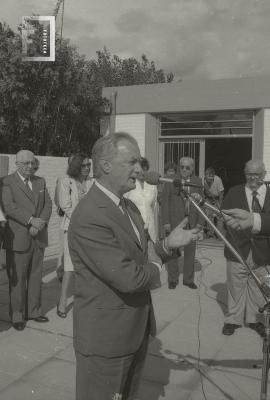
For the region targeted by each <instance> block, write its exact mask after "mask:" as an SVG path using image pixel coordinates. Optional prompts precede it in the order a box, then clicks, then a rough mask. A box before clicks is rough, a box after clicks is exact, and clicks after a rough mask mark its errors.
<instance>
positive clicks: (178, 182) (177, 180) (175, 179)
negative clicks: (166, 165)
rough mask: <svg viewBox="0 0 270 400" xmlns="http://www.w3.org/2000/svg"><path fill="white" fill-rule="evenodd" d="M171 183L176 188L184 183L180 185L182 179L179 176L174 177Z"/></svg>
mask: <svg viewBox="0 0 270 400" xmlns="http://www.w3.org/2000/svg"><path fill="white" fill-rule="evenodd" d="M173 184H174V186H175V187H177V188H181V187H183V186H184V185H182V180H181V179H180V178H174V180H173Z"/></svg>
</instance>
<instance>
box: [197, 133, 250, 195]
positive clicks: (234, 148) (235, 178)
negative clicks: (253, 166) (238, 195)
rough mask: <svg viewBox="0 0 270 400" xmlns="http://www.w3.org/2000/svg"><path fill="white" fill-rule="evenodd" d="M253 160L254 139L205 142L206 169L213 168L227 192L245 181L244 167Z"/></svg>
mask: <svg viewBox="0 0 270 400" xmlns="http://www.w3.org/2000/svg"><path fill="white" fill-rule="evenodd" d="M251 158H252V138H227V139H224V138H223V139H206V140H205V168H207V167H210V166H211V167H213V168H214V169H215V171H216V174H217V175H218V176H220V178H221V179H222V181H223V185H224V188H225V192H227V191H228V189H229V188H230V187H231V186H234V185H238V184H240V183H243V182H244V181H245V176H244V172H243V171H244V166H245V163H246V162H247V161H248V160H250V159H251Z"/></svg>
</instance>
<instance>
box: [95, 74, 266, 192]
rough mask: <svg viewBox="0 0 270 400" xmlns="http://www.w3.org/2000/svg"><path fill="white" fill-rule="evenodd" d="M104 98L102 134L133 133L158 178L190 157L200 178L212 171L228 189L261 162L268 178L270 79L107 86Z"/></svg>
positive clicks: (256, 78)
mask: <svg viewBox="0 0 270 400" xmlns="http://www.w3.org/2000/svg"><path fill="white" fill-rule="evenodd" d="M103 96H104V97H105V98H107V99H108V100H110V102H111V111H112V114H111V116H104V119H103V120H102V122H103V123H102V124H101V134H105V133H107V132H110V131H111V132H114V131H126V132H129V133H130V134H131V135H133V136H134V137H135V138H136V139H137V141H138V143H139V146H140V150H141V153H142V155H144V156H145V157H147V158H148V160H149V162H150V165H151V168H152V169H155V170H157V171H159V172H160V173H163V171H164V165H165V164H166V163H167V162H169V161H174V162H178V160H179V158H180V157H181V156H187V155H188V156H191V157H193V158H194V159H195V166H196V171H195V172H196V174H198V175H201V176H202V175H203V173H204V170H205V168H207V167H209V166H213V167H214V168H215V170H216V172H217V174H218V175H219V176H221V177H222V179H223V181H224V184H225V186H226V187H227V188H228V187H229V186H231V185H234V184H237V183H240V182H242V180H243V167H244V164H245V162H246V161H247V160H249V159H251V158H259V159H262V160H263V161H264V163H265V165H266V169H267V171H268V177H267V178H268V179H269V178H270V77H269V78H268V77H255V78H240V79H222V80H208V81H207V80H204V81H196V80H186V81H183V82H177V83H166V84H153V85H136V86H122V87H107V88H104V90H103Z"/></svg>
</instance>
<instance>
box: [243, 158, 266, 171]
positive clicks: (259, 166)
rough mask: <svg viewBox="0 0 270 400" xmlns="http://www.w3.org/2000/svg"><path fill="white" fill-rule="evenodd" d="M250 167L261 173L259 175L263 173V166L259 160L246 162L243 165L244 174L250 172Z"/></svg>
mask: <svg viewBox="0 0 270 400" xmlns="http://www.w3.org/2000/svg"><path fill="white" fill-rule="evenodd" d="M250 167H253V168H254V167H255V168H256V169H257V170H258V171H261V173H265V172H266V170H265V165H264V163H263V162H262V161H261V160H249V161H247V162H246V165H245V169H244V171H245V173H246V172H248V171H249V170H250Z"/></svg>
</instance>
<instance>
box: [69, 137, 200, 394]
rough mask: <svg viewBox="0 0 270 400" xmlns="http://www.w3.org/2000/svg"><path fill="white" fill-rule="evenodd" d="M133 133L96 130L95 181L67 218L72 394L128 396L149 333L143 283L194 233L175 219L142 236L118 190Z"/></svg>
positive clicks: (132, 164) (136, 155) (132, 177)
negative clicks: (167, 230) (155, 237)
mask: <svg viewBox="0 0 270 400" xmlns="http://www.w3.org/2000/svg"><path fill="white" fill-rule="evenodd" d="M140 159H141V156H140V151H139V147H138V144H137V142H136V140H135V139H134V138H133V137H132V136H130V135H129V134H127V133H125V132H119V133H115V134H113V135H108V136H103V137H101V138H100V139H98V140H97V142H96V143H95V145H94V147H93V150H92V160H93V169H94V176H95V178H96V180H95V183H94V184H93V186H92V187H91V189H90V190H89V192H88V193H87V194H86V195H85V196H84V198H83V199H82V200H81V201H80V203H79V204H78V205H77V207H76V209H75V210H74V212H73V214H72V216H71V221H70V225H69V231H68V237H69V250H70V255H71V259H72V262H73V265H74V270H75V295H74V318H73V323H74V347H75V355H76V360H77V368H76V399H77V400H89V399H91V400H112V399H115V400H116V399H119V400H120V399H121V400H135V399H136V398H137V395H136V394H137V390H138V385H139V382H140V378H141V374H142V369H143V365H144V361H145V357H146V352H147V347H148V340H149V335H150V334H154V333H155V318H154V312H153V307H152V301H151V294H150V289H154V288H156V287H158V286H159V284H160V271H161V266H162V263H163V262H166V261H167V259H168V257H169V253H170V252H171V250H169V249H172V248H178V247H179V246H184V245H186V244H188V243H190V242H191V241H194V240H196V239H197V236H198V235H197V233H198V231H196V230H183V226H184V225H185V223H182V225H179V226H178V227H177V228H176V229H174V230H173V231H172V232H171V234H170V235H169V236H168V237H167V238H166V239H165V241H163V242H159V243H156V244H153V242H151V241H148V242H147V236H146V235H145V231H144V222H143V219H142V216H141V214H140V212H139V210H138V208H137V207H136V206H135V204H134V203H133V202H132V201H130V200H128V199H124V197H123V195H124V193H126V192H128V191H130V190H132V189H134V188H135V186H136V178H137V177H138V175H139V174H140V173H141V165H140Z"/></svg>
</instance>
